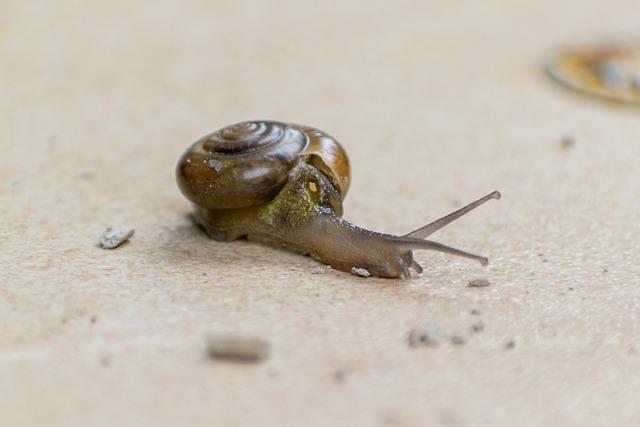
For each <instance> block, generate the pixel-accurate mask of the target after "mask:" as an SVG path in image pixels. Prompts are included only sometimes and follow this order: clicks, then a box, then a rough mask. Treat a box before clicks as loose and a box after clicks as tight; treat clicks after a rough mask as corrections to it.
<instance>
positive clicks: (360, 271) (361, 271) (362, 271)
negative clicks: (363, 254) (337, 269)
mask: <svg viewBox="0 0 640 427" xmlns="http://www.w3.org/2000/svg"><path fill="white" fill-rule="evenodd" d="M351 274H353V275H354V276H360V277H371V273H369V270H367V269H366V268H360V267H353V268H352V269H351Z"/></svg>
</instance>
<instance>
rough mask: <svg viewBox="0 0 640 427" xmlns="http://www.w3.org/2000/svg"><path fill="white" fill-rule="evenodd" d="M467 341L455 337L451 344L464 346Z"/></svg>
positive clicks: (460, 337) (452, 338)
mask: <svg viewBox="0 0 640 427" xmlns="http://www.w3.org/2000/svg"><path fill="white" fill-rule="evenodd" d="M466 342H467V341H466V340H465V339H464V337H462V336H460V335H453V336H452V337H451V344H453V345H464V344H465V343H466Z"/></svg>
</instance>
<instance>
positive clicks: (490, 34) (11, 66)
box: [0, 0, 640, 426]
mask: <svg viewBox="0 0 640 427" xmlns="http://www.w3.org/2000/svg"><path fill="white" fill-rule="evenodd" d="M559 3H560V4H559ZM639 21H640V8H638V7H637V5H636V3H635V2H633V1H609V2H607V4H606V6H605V5H604V4H602V3H601V2H596V1H591V2H586V3H585V2H581V1H577V0H571V1H566V2H556V1H550V0H544V1H538V2H530V1H497V0H488V1H483V2H474V1H461V2H455V3H454V2H450V1H430V2H417V1H416V2H409V1H399V2H394V4H393V5H391V3H389V2H376V1H374V2H372V1H366V2H365V1H362V2H356V1H350V2H329V3H318V2H294V1H291V2H286V1H276V2H241V1H225V2H222V1H218V2H209V1H180V2H179V1H159V2H152V3H149V2H147V3H143V2H139V3H137V4H136V3H135V2H131V1H124V0H122V1H120V0H117V1H109V2H102V1H70V0H62V1H55V2H53V1H44V0H42V1H35V0H29V1H17V0H4V1H2V2H0V148H1V149H2V155H1V156H0V218H1V219H2V221H1V222H0V235H1V236H2V238H1V239H0V268H1V270H0V325H1V326H0V414H2V417H1V418H2V420H3V422H2V424H3V425H7V426H9V425H10V426H27V425H28V426H45V425H46V426H103V425H104V426H113V425H119V426H129V425H130V426H158V425H171V426H175V425H190V426H205V425H207V426H210V425H221V426H222V425H224V426H234V425H242V426H245V425H264V426H271V425H273V426H299V425H308V426H327V425H344V426H372V425H374V426H375V425H380V426H384V425H388V426H391V425H393V426H422V425H452V426H475V425H488V426H513V425H520V426H537V425H545V426H585V425H589V426H591V425H607V426H610V425H615V426H635V425H638V424H639V423H640V405H638V401H639V400H640V376H639V375H638V372H640V354H639V353H640V339H639V334H640V318H639V314H638V313H639V311H638V310H639V307H640V272H639V270H638V266H637V264H638V254H637V247H638V241H639V239H640V226H639V224H640V209H639V205H638V200H639V196H640V180H639V179H638V178H639V176H638V166H639V164H640V120H638V118H639V114H640V111H639V110H637V109H636V110H633V109H630V108H619V107H614V106H609V105H605V104H602V103H598V102H592V101H589V100H588V99H585V98H580V97H576V96H573V95H571V94H568V93H566V92H564V91H562V90H560V89H559V88H557V87H555V86H554V85H552V84H551V83H549V82H548V81H547V80H546V79H545V77H544V76H543V75H542V73H541V71H540V69H541V64H542V61H543V59H544V57H545V55H546V53H547V52H548V49H550V48H552V47H555V46H557V45H559V44H561V43H562V42H565V41H573V40H575V39H591V38H598V37H600V36H609V35H616V34H620V33H628V32H630V31H633V30H637V23H638V22H639ZM250 118H271V119H278V120H287V121H294V122H299V123H306V124H311V125H315V126H317V127H320V128H322V129H325V130H327V131H328V132H330V133H332V134H333V135H335V136H336V137H337V138H338V139H340V140H341V141H342V142H343V143H344V145H345V146H346V148H347V150H348V152H349V154H350V156H351V163H352V165H353V185H352V188H351V191H350V194H349V196H348V198H347V202H346V206H345V210H346V217H347V218H348V219H349V220H352V221H354V222H355V223H357V224H360V225H362V226H365V227H368V228H372V229H376V230H381V231H385V232H394V233H400V232H407V231H409V230H411V229H414V228H416V227H418V226H419V225H422V224H424V223H426V222H428V221H430V220H431V219H434V218H436V217H438V216H440V215H442V214H445V213H447V212H449V211H450V210H452V209H454V208H456V207H458V206H460V205H461V204H462V203H464V202H467V201H471V200H472V199H474V198H476V197H478V196H481V195H483V194H486V193H488V192H489V191H491V190H494V189H500V190H501V191H502V193H503V199H502V200H500V201H499V202H491V203H490V204H488V205H486V206H484V207H482V208H481V209H480V210H478V211H477V212H475V213H474V214H473V215H472V216H469V217H467V218H465V219H464V220H460V221H459V222H458V223H456V224H455V225H451V226H450V227H449V228H448V229H446V230H443V231H441V232H439V233H438V234H437V235H436V236H434V237H435V238H436V239H437V240H440V241H443V242H447V243H449V244H453V245H457V246H460V247H463V248H466V249H470V250H474V251H476V252H480V253H483V254H486V255H488V256H490V258H491V264H490V265H489V266H488V267H486V268H482V267H480V266H477V265H475V264H473V263H470V262H468V261H465V260H459V259H453V258H449V257H446V256H444V255H439V254H432V253H425V252H422V253H419V254H418V260H419V261H420V262H421V263H423V264H424V265H425V266H426V268H427V270H426V272H425V274H424V275H423V276H422V277H420V278H415V279H413V280H410V281H393V280H380V279H361V278H357V277H354V276H351V275H349V274H343V273H338V272H333V271H330V272H329V273H328V274H312V273H311V272H312V270H313V269H314V267H316V266H317V263H316V262H315V261H313V260H311V259H309V258H304V257H300V256H296V255H293V254H289V253H286V252H282V251H279V250H277V249H272V248H267V247H263V246H259V245H256V244H252V243H248V242H235V243H230V244H219V243H215V242H212V241H209V240H208V239H206V238H205V237H204V236H203V234H202V233H201V232H199V230H197V229H194V227H193V226H192V225H191V224H190V223H189V221H188V220H187V219H186V217H185V214H186V213H187V212H188V211H189V206H188V204H187V203H186V201H185V200H184V199H183V198H182V196H181V195H180V194H179V192H178V190H177V188H176V186H175V183H174V178H173V168H174V165H175V162H176V161H177V158H178V156H179V155H180V154H181V152H182V150H183V149H184V148H185V147H186V146H187V145H188V144H189V143H191V142H192V141H193V140H195V139H196V138H198V137H200V136H201V135H203V134H204V133H207V132H209V131H211V130H214V129H216V128H219V127H221V126H224V125H226V124H229V123H233V122H236V121H240V120H245V119H250ZM568 134H570V135H574V137H575V144H574V145H573V146H572V147H570V148H567V149H563V148H562V144H561V139H562V138H563V136H565V135H568ZM123 224H128V225H132V226H134V227H135V229H136V232H135V235H134V236H133V237H132V238H131V240H130V241H129V242H128V243H127V244H125V245H123V246H121V247H120V248H117V249H115V250H112V251H106V250H103V249H100V248H98V247H97V240H98V237H99V236H100V234H101V233H102V232H103V231H104V229H105V227H106V226H109V225H111V226H119V225H123ZM474 278H486V279H489V280H490V282H491V285H490V286H488V287H483V288H469V287H467V286H466V285H467V282H468V281H469V280H470V279H474ZM474 309H475V310H478V311H479V312H480V315H472V314H470V311H471V310H474ZM478 321H482V322H483V324H484V330H482V331H479V332H475V333H474V332H471V330H470V328H471V327H472V326H473V325H475V324H476V323H477V322H478ZM425 325H429V328H432V327H434V325H435V326H436V327H437V328H438V329H439V330H441V331H443V333H445V334H457V335H460V336H462V337H463V338H464V339H465V343H464V344H463V345H452V344H450V343H448V342H444V341H441V343H440V345H439V346H438V347H418V348H412V347H410V346H408V345H407V342H406V339H407V334H408V333H409V331H410V330H412V329H414V328H416V327H420V326H425ZM211 333H213V334H217V333H219V334H226V333H246V334H252V335H258V336H261V337H262V338H264V339H266V340H267V341H269V342H270V343H271V356H270V358H269V359H267V360H266V361H265V362H264V363H260V364H255V365H246V364H243V365H238V364H233V363H228V362H216V361H210V360H207V359H206V354H205V344H204V337H205V336H206V335H207V334H211ZM509 342H513V343H514V346H513V348H506V347H507V345H508V343H509Z"/></svg>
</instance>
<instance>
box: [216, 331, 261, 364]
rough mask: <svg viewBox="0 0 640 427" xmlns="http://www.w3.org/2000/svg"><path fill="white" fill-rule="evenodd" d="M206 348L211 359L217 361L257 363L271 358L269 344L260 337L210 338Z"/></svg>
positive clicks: (223, 336) (227, 336) (226, 336)
mask: <svg viewBox="0 0 640 427" xmlns="http://www.w3.org/2000/svg"><path fill="white" fill-rule="evenodd" d="M206 348H207V355H208V356H209V358H211V359H215V360H227V361H231V362H245V363H256V362H260V361H262V360H264V359H266V358H267V357H268V356H269V343H268V342H266V341H265V340H263V339H261V338H258V337H246V336H245V337H243V336H236V335H216V336H208V337H207V339H206Z"/></svg>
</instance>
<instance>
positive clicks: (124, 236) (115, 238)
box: [98, 227, 135, 249]
mask: <svg viewBox="0 0 640 427" xmlns="http://www.w3.org/2000/svg"><path fill="white" fill-rule="evenodd" d="M134 232H135V230H134V229H133V228H129V227H121V228H111V227H107V229H106V230H105V232H104V233H102V236H100V240H99V241H98V244H99V245H100V247H101V248H103V249H115V248H117V247H118V246H120V245H121V244H123V243H124V242H126V241H127V240H129V238H130V237H131V236H133V233H134Z"/></svg>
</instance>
